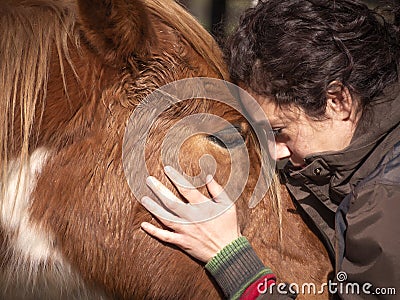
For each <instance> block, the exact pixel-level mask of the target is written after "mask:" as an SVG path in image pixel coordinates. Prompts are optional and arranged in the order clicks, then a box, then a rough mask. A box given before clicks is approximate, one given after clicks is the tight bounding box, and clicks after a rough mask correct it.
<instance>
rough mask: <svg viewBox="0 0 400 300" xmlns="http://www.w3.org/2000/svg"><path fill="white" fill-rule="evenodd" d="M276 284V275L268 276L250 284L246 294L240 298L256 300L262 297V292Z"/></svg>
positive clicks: (242, 299) (241, 299)
mask: <svg viewBox="0 0 400 300" xmlns="http://www.w3.org/2000/svg"><path fill="white" fill-rule="evenodd" d="M275 283H276V277H275V275H274V274H266V275H264V276H262V277H260V278H258V279H257V280H256V281H254V282H253V283H252V284H250V285H249V286H248V287H247V289H246V290H245V291H244V293H243V294H242V295H241V296H240V298H239V299H240V300H254V299H256V298H257V297H258V296H260V295H261V292H260V291H266V290H267V289H268V288H269V287H270V286H271V285H272V284H275Z"/></svg>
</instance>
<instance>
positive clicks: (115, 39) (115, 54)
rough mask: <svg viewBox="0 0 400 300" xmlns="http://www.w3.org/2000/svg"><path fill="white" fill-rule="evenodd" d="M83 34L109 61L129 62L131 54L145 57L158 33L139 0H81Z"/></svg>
mask: <svg viewBox="0 0 400 300" xmlns="http://www.w3.org/2000/svg"><path fill="white" fill-rule="evenodd" d="M78 5H79V20H80V23H81V24H80V25H81V27H82V34H83V36H84V38H85V39H86V40H87V42H88V43H89V47H90V48H92V49H93V50H94V51H96V52H97V54H98V55H100V56H101V57H102V58H103V59H104V60H105V61H106V62H107V63H109V64H111V65H115V66H119V65H121V64H124V63H126V60H127V58H128V57H129V56H132V55H134V56H135V57H137V58H145V57H147V56H148V55H149V54H150V48H151V46H152V45H153V44H154V43H155V37H156V35H155V33H154V29H153V27H152V24H151V22H150V19H149V16H148V12H147V9H146V6H145V4H144V3H143V2H142V1H140V0H78Z"/></svg>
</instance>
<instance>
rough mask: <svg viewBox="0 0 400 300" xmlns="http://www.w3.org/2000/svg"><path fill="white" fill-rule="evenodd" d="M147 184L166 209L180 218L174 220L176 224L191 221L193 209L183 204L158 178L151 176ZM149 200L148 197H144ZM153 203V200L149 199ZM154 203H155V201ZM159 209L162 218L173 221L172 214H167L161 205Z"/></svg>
mask: <svg viewBox="0 0 400 300" xmlns="http://www.w3.org/2000/svg"><path fill="white" fill-rule="evenodd" d="M146 183H147V185H148V186H149V188H150V189H151V190H152V191H153V192H154V194H155V195H156V196H157V198H158V199H159V200H160V201H161V203H162V204H164V206H165V207H166V208H168V210H169V212H172V213H173V215H174V216H177V217H178V220H176V219H175V218H173V219H172V220H173V221H174V222H180V223H182V222H185V221H187V220H189V219H190V216H191V215H192V214H193V207H191V206H190V205H189V204H187V203H183V202H182V201H181V200H180V199H179V198H178V197H176V196H175V195H174V194H173V193H172V192H171V191H170V190H169V189H168V188H167V187H166V186H165V185H163V184H162V183H161V182H160V181H158V180H157V179H156V178H154V177H152V176H149V177H148V178H147V179H146ZM143 198H148V197H143ZM148 199H150V200H151V201H153V200H152V199H151V198H148ZM153 202H154V201H153ZM158 209H162V210H163V212H162V214H163V215H162V216H161V217H162V218H168V219H169V220H171V214H165V213H164V212H166V210H165V209H164V208H163V207H161V206H160V205H159V208H158Z"/></svg>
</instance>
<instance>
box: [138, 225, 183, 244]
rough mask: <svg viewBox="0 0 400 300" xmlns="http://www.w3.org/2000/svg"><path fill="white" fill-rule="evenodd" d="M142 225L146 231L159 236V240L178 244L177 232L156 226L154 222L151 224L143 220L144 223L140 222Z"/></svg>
mask: <svg viewBox="0 0 400 300" xmlns="http://www.w3.org/2000/svg"><path fill="white" fill-rule="evenodd" d="M140 227H141V228H142V229H143V230H144V231H146V232H147V233H148V234H150V235H151V236H154V237H156V238H158V239H159V240H162V241H164V242H167V243H171V244H175V245H178V241H179V234H177V233H175V232H172V231H168V230H164V229H161V228H159V227H157V226H154V225H153V224H150V223H148V222H143V223H142V224H140Z"/></svg>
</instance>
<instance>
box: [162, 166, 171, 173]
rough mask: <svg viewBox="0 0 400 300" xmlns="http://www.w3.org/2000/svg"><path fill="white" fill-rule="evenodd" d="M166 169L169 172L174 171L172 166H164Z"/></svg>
mask: <svg viewBox="0 0 400 300" xmlns="http://www.w3.org/2000/svg"><path fill="white" fill-rule="evenodd" d="M164 171H165V172H167V173H168V172H171V171H172V167H171V166H165V167H164Z"/></svg>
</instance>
